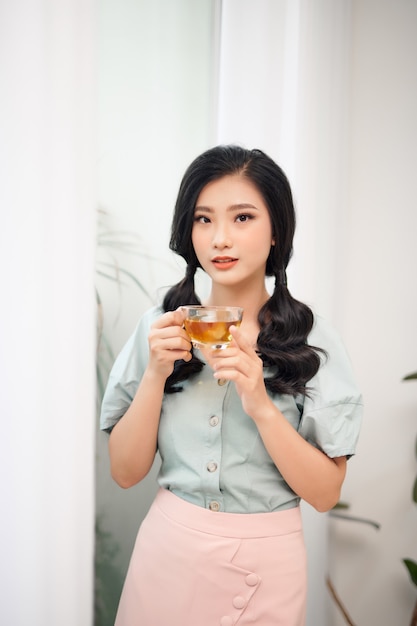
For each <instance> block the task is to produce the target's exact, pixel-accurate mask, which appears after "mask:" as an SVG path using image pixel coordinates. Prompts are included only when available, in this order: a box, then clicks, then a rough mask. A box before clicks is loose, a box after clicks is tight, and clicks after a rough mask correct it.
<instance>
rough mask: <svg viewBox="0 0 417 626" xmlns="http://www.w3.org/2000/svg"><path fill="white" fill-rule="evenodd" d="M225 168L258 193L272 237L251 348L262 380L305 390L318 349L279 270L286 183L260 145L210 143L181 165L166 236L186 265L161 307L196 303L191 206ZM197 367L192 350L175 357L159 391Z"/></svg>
mask: <svg viewBox="0 0 417 626" xmlns="http://www.w3.org/2000/svg"><path fill="white" fill-rule="evenodd" d="M231 174H232V175H233V174H235V175H240V176H244V177H246V178H247V179H249V180H250V181H251V182H252V183H253V184H254V185H255V186H256V187H257V189H258V190H259V192H260V193H261V194H262V197H263V199H264V201H265V204H266V206H267V208H268V211H269V216H270V219H271V224H272V233H273V237H274V240H275V245H273V246H271V250H270V253H269V257H268V259H267V262H266V271H265V273H266V275H267V276H275V288H274V291H273V293H272V295H271V296H270V298H269V300H268V301H267V302H266V303H265V304H264V305H263V306H262V308H261V309H260V311H259V314H258V322H259V327H260V332H259V335H258V340H257V352H258V354H259V356H260V357H261V359H262V361H263V364H264V366H265V367H269V368H271V369H270V372H271V374H270V375H268V377H266V378H265V385H266V387H267V389H269V390H270V391H271V392H273V393H282V394H291V395H294V396H295V395H297V394H306V393H308V390H307V382H308V381H309V380H310V379H311V378H312V377H313V376H314V374H315V373H316V372H317V370H318V368H319V366H320V356H319V353H320V352H322V350H320V348H316V347H314V346H310V345H308V344H307V337H308V335H309V333H310V331H311V329H312V326H313V321H314V319H313V313H312V311H311V309H310V308H309V307H308V306H307V305H306V304H303V303H302V302H299V301H298V300H296V299H294V298H293V297H292V296H291V294H290V292H289V290H288V288H287V281H286V272H285V270H286V268H287V265H288V263H289V260H290V258H291V255H292V250H293V238H294V232H295V223H296V219H295V210H294V203H293V198H292V192H291V188H290V184H289V182H288V179H287V177H286V175H285V174H284V172H283V171H282V169H281V168H280V167H279V166H278V165H277V164H276V163H275V162H274V161H273V160H272V159H271V158H270V157H269V156H268V155H266V154H265V153H264V152H262V151H261V150H256V149H255V150H246V149H244V148H242V147H240V146H234V145H229V146H216V147H214V148H211V149H210V150H207V151H206V152H204V153H203V154H201V155H200V156H198V157H197V158H196V159H195V160H194V161H193V162H192V163H191V165H190V166H189V167H188V168H187V170H186V172H185V174H184V177H183V179H182V182H181V184H180V188H179V192H178V197H177V201H176V204H175V210H174V216H173V221H172V227H171V239H170V249H171V250H173V251H174V252H176V253H177V254H179V255H180V256H182V257H183V258H184V259H185V261H186V263H187V268H186V273H185V277H184V278H183V280H181V281H180V282H179V283H178V284H176V285H174V286H173V287H171V288H170V289H169V290H168V292H167V293H166V295H165V297H164V300H163V303H162V306H163V309H164V311H172V310H175V309H176V308H177V307H179V306H181V305H183V304H200V300H199V298H198V296H197V294H196V293H195V287H194V275H195V272H196V270H197V268H198V267H201V266H200V263H199V261H198V259H197V256H196V254H195V251H194V247H193V245H192V240H191V233H192V228H193V223H194V209H195V205H196V202H197V198H198V196H199V195H200V192H201V191H202V189H203V188H204V187H205V186H206V185H207V183H209V182H211V181H213V180H216V179H219V178H222V177H223V176H226V175H231ZM202 367H203V363H202V362H201V361H200V360H199V359H198V358H197V357H196V356H195V355H193V358H192V360H191V361H189V362H188V363H186V362H184V361H177V362H176V364H175V367H174V371H173V373H172V374H171V376H170V377H169V378H168V379H167V381H166V385H165V391H166V392H167V393H173V392H175V391H180V390H181V387H180V386H178V383H179V382H180V381H182V380H185V379H187V378H188V377H189V376H191V375H192V374H194V373H196V372H198V371H200V370H201V368H202Z"/></svg>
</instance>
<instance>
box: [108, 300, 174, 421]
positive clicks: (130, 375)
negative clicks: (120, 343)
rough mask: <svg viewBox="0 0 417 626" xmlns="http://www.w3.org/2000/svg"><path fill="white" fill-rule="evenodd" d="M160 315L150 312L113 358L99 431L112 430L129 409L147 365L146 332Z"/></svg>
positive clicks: (158, 311) (158, 312) (155, 309)
mask: <svg viewBox="0 0 417 626" xmlns="http://www.w3.org/2000/svg"><path fill="white" fill-rule="evenodd" d="M160 315H162V310H161V309H160V307H153V308H152V309H149V311H147V312H146V313H145V314H144V315H143V317H142V318H141V319H140V321H139V323H138V324H137V326H136V329H135V331H134V332H133V334H132V335H131V337H130V338H129V339H128V341H127V343H126V344H125V345H124V347H123V348H122V350H121V352H120V354H119V355H118V357H117V358H116V360H115V362H114V365H113V367H112V369H111V371H110V375H109V379H108V382H107V386H106V390H105V392H104V396H103V402H102V406H101V414H100V428H101V430H107V431H109V430H111V429H112V428H113V426H115V424H116V423H117V422H118V420H119V419H120V418H121V417H122V416H123V415H124V414H125V413H126V411H127V409H128V408H129V406H130V404H131V402H132V400H133V398H134V396H135V393H136V390H137V388H138V386H139V383H140V381H141V379H142V376H143V373H144V371H145V368H146V365H147V362H148V358H149V344H148V335H149V330H150V327H151V325H152V323H153V322H154V321H155V320H156V319H157V318H158V317H159V316H160Z"/></svg>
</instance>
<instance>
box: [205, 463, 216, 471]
mask: <svg viewBox="0 0 417 626" xmlns="http://www.w3.org/2000/svg"><path fill="white" fill-rule="evenodd" d="M216 469H217V463H215V462H214V461H210V463H207V471H208V472H215V471H216Z"/></svg>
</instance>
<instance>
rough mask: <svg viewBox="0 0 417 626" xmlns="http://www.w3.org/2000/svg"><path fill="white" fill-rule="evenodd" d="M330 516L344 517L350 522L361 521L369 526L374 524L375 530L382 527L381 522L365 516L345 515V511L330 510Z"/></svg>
mask: <svg viewBox="0 0 417 626" xmlns="http://www.w3.org/2000/svg"><path fill="white" fill-rule="evenodd" d="M329 516H330V517H335V518H337V519H344V520H347V521H348V522H359V523H360V524H369V526H373V528H375V530H379V529H380V528H381V524H378V522H374V520H372V519H366V518H365V517H356V516H354V515H345V514H344V513H335V512H334V509H332V510H331V511H329Z"/></svg>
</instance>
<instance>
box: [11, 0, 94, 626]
mask: <svg viewBox="0 0 417 626" xmlns="http://www.w3.org/2000/svg"><path fill="white" fill-rule="evenodd" d="M95 22H96V15H95V5H94V1H93V0H60V1H59V2H57V1H55V0H42V1H41V0H38V1H35V0H31V1H30V0H27V1H24V0H15V1H13V2H2V3H1V4H0V58H1V64H0V86H1V87H0V89H1V97H0V171H1V179H2V180H1V185H0V211H1V223H0V259H1V271H2V285H1V292H2V306H1V309H0V368H1V371H0V374H1V378H0V380H1V413H2V416H1V423H2V427H1V454H0V459H1V461H0V463H1V476H2V490H1V507H2V514H1V521H0V553H1V585H0V621H1V623H2V624H5V625H6V624H7V625H9V626H28V624H31V625H32V626H57V625H59V626H91V623H92V604H93V600H92V597H93V549H94V548H93V546H94V543H93V540H94V480H93V479H94V418H95V402H94V395H95V391H94V390H95V374H94V361H95V304H94V253H95V221H96V208H95V205H96V197H95V184H94V180H95V171H94V170H95V163H94V159H95V129H94V119H95V114H94V106H95V87H94V85H95V61H94V46H95Z"/></svg>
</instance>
